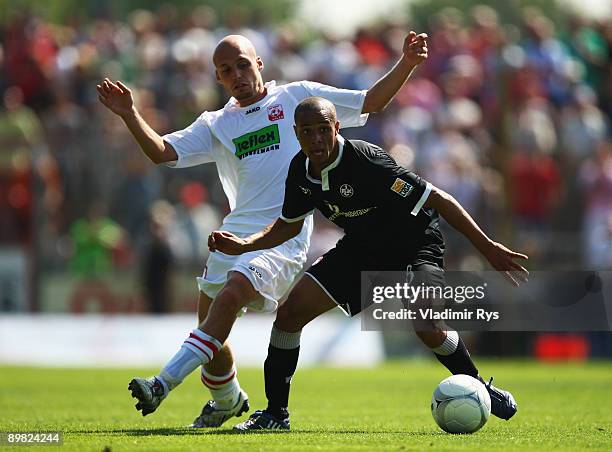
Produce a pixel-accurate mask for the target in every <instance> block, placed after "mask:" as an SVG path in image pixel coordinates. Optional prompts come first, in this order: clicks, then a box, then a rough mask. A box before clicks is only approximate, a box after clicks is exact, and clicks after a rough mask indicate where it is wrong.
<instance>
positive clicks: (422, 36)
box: [402, 31, 428, 66]
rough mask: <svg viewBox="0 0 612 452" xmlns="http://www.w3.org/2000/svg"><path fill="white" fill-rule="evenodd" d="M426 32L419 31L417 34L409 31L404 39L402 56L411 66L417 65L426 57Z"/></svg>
mask: <svg viewBox="0 0 612 452" xmlns="http://www.w3.org/2000/svg"><path fill="white" fill-rule="evenodd" d="M427 38H428V36H427V34H426V33H419V34H418V35H417V34H416V32H414V31H410V33H408V36H406V39H404V46H403V48H402V52H403V54H404V56H403V58H404V60H406V61H407V62H408V63H410V64H412V65H413V66H418V65H419V64H421V63H422V62H423V61H425V60H426V59H427Z"/></svg>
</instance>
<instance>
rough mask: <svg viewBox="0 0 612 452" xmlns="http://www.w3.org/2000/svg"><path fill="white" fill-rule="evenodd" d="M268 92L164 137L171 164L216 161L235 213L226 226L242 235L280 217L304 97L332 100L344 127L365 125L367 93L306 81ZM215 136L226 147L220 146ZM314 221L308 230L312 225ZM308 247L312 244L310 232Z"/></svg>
mask: <svg viewBox="0 0 612 452" xmlns="http://www.w3.org/2000/svg"><path fill="white" fill-rule="evenodd" d="M266 89H267V95H266V97H264V98H263V99H262V100H260V101H259V102H257V103H255V104H252V105H249V106H248V107H240V106H239V105H238V103H237V101H236V100H235V99H234V98H231V99H230V100H229V102H228V103H227V104H226V105H225V106H224V107H223V109H221V110H217V111H214V112H208V111H207V112H204V113H202V114H201V115H200V117H198V119H196V120H195V122H194V123H193V124H191V125H190V126H189V127H187V128H186V129H183V130H180V131H177V132H174V133H170V134H168V135H165V136H164V137H163V138H164V140H166V141H167V142H168V143H170V144H171V145H172V146H173V147H174V149H175V150H176V152H177V154H178V160H176V161H174V162H171V163H170V164H169V166H172V167H175V168H184V167H189V166H194V165H199V164H202V163H207V162H215V163H216V164H217V171H218V172H219V178H220V179H221V184H222V185H223V190H224V192H225V194H226V196H227V199H228V201H229V205H230V209H231V212H230V213H229V214H228V215H227V216H226V217H225V219H224V221H223V225H222V227H221V229H223V230H226V231H230V232H232V233H234V234H237V235H239V236H245V235H249V234H252V233H254V232H258V231H260V230H261V229H262V228H263V227H265V226H267V225H269V224H270V223H272V222H273V221H275V220H276V219H277V218H279V217H280V214H281V209H282V205H283V197H284V184H285V179H286V177H287V172H288V169H289V164H290V163H291V159H292V158H293V157H294V156H295V154H296V153H297V152H299V150H300V146H299V143H298V141H297V138H296V137H295V133H294V131H293V112H294V110H295V107H296V106H297V105H298V103H300V102H301V101H302V100H303V99H305V98H307V97H310V96H319V97H323V98H325V99H328V100H329V101H331V102H332V103H333V104H334V105H335V106H336V110H337V113H338V120H339V121H340V126H341V127H356V126H361V125H363V124H365V122H366V121H367V116H368V115H367V114H362V113H361V110H362V107H363V102H364V99H365V94H366V91H353V90H345V89H338V88H333V87H330V86H326V85H322V84H320V83H315V82H309V81H302V82H295V83H288V84H286V85H280V86H277V85H276V83H275V82H273V81H272V82H269V83H267V84H266ZM213 137H214V138H215V139H216V140H218V141H219V142H220V143H221V144H222V145H223V146H222V147H221V146H215V144H214V140H213ZM311 221H312V220H311V219H310V218H309V219H308V220H307V221H306V223H307V224H306V225H305V229H306V228H308V229H310V228H311V227H312V225H311ZM304 235H306V237H305V245H304V246H308V245H307V243H308V237H307V235H308V234H304V231H302V234H300V236H302V237H303V236H304Z"/></svg>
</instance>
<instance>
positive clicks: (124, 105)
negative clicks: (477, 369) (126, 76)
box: [96, 78, 134, 117]
mask: <svg viewBox="0 0 612 452" xmlns="http://www.w3.org/2000/svg"><path fill="white" fill-rule="evenodd" d="M96 89H97V90H98V100H99V101H100V102H102V103H103V104H104V105H105V106H106V107H107V108H108V109H109V110H110V111H112V112H113V113H115V114H116V115H119V116H121V117H123V116H126V115H129V114H131V113H132V112H133V108H134V99H133V97H132V91H130V89H129V88H128V87H127V86H125V85H124V84H123V83H121V82H120V81H119V80H117V83H113V82H112V81H111V80H110V79H108V78H105V79H104V80H103V81H102V83H100V84H99V85H96Z"/></svg>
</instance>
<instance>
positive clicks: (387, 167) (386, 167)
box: [362, 143, 432, 216]
mask: <svg viewBox="0 0 612 452" xmlns="http://www.w3.org/2000/svg"><path fill="white" fill-rule="evenodd" d="M363 144H364V145H367V147H366V148H365V149H364V148H362V149H363V150H364V153H363V155H364V156H365V157H366V160H367V167H368V170H369V171H367V172H368V173H371V178H370V180H371V183H372V185H373V187H372V188H373V189H374V192H375V193H376V195H377V198H378V199H379V200H380V201H381V202H382V203H389V204H392V205H397V208H401V209H408V210H409V211H410V214H412V215H414V216H416V215H418V214H419V212H420V210H421V209H422V207H423V206H424V205H425V202H426V201H427V198H428V197H429V194H430V193H431V188H432V187H431V184H430V183H429V182H427V181H426V180H425V179H423V178H422V177H420V176H419V175H417V174H416V173H413V172H412V171H409V170H407V169H406V168H402V167H401V166H399V165H398V164H397V163H396V162H395V160H393V158H391V156H389V154H387V153H386V152H385V151H383V150H382V149H380V148H379V147H376V146H374V145H371V144H369V143H363Z"/></svg>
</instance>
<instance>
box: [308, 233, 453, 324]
mask: <svg viewBox="0 0 612 452" xmlns="http://www.w3.org/2000/svg"><path fill="white" fill-rule="evenodd" d="M432 249H433V250H435V251H434V252H432ZM443 253H444V245H443V244H442V246H431V244H428V245H426V246H423V247H422V248H420V249H419V251H418V252H416V253H414V252H413V253H410V252H400V251H398V250H397V248H396V249H393V248H389V247H382V246H381V247H379V248H376V249H372V248H369V247H364V246H360V245H359V244H358V243H355V242H350V241H345V240H340V241H339V242H338V243H337V244H336V246H335V247H334V248H332V249H331V250H329V251H328V252H327V253H325V254H324V255H323V256H321V257H320V258H319V259H318V260H317V261H315V263H314V264H313V265H312V266H311V267H310V268H309V269H308V270H306V275H307V277H311V278H312V279H314V280H315V281H316V282H317V283H318V284H319V286H321V287H322V288H323V290H324V291H325V292H326V293H327V295H329V297H330V298H331V299H332V300H333V301H334V302H335V303H336V304H337V305H338V306H340V307H341V308H342V310H343V311H344V312H346V313H347V314H348V315H350V316H351V317H352V316H354V315H357V314H359V313H360V312H361V311H362V309H363V308H364V307H366V306H362V303H361V272H362V271H371V272H374V271H395V272H397V271H402V272H403V271H405V272H407V278H408V279H409V281H410V283H411V284H412V285H419V284H421V283H425V285H427V286H444V285H445V279H444V270H443ZM409 273H412V274H411V275H410V274H409Z"/></svg>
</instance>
